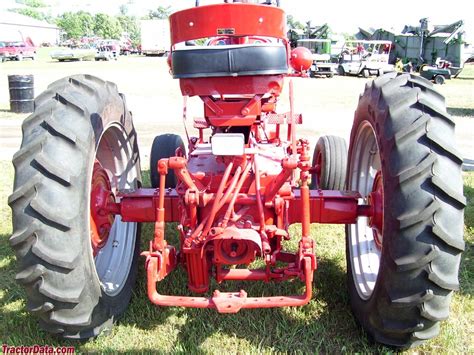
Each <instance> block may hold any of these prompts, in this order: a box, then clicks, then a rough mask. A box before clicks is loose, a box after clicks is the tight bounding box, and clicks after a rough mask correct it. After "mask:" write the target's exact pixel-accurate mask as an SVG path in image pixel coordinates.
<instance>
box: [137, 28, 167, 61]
mask: <svg viewBox="0 0 474 355" xmlns="http://www.w3.org/2000/svg"><path fill="white" fill-rule="evenodd" d="M140 27H141V46H142V47H141V52H142V54H144V55H147V56H148V55H164V54H166V53H167V52H169V51H170V47H171V41H170V25H169V22H168V20H142V21H141V22H140Z"/></svg>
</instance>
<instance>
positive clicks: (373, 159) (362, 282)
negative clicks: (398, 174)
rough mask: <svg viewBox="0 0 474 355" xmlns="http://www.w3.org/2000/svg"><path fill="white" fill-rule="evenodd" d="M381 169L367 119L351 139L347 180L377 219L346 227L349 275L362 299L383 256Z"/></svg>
mask: <svg viewBox="0 0 474 355" xmlns="http://www.w3.org/2000/svg"><path fill="white" fill-rule="evenodd" d="M381 170H382V169H381V160H380V153H379V148H378V145H377V139H376V136H375V132H374V129H373V127H372V125H371V124H370V123H369V122H367V121H364V122H363V123H362V124H361V125H360V127H359V130H358V131H357V134H356V138H355V140H354V148H353V150H352V154H351V169H350V172H349V174H350V175H349V179H348V182H349V186H348V188H349V190H351V191H358V192H359V193H360V195H361V196H362V199H361V201H360V203H363V204H371V203H372V210H373V211H374V210H376V211H377V212H376V215H377V216H378V217H377V218H378V219H376V218H374V217H370V218H369V217H359V218H358V219H357V223H355V224H352V225H350V226H349V228H348V236H349V238H348V239H349V240H348V241H349V246H348V248H349V255H350V263H351V267H352V277H353V279H354V284H355V287H356V290H357V292H358V294H359V296H360V297H361V298H362V299H364V300H367V299H369V298H370V296H371V295H372V293H373V291H374V288H375V285H376V282H377V277H378V273H379V267H380V260H381V257H382V242H383V233H382V230H383V186H382V185H383V176H382V173H381ZM374 200H376V201H374ZM380 213H381V214H382V217H380ZM380 218H381V219H382V221H380ZM375 219H376V220H375Z"/></svg>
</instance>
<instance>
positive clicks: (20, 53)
mask: <svg viewBox="0 0 474 355" xmlns="http://www.w3.org/2000/svg"><path fill="white" fill-rule="evenodd" d="M36 49H37V48H36V46H35V45H34V44H33V41H31V39H30V38H27V39H26V40H25V41H0V57H1V60H2V61H6V60H18V61H21V60H23V59H24V58H31V59H32V60H34V59H35V56H36Z"/></svg>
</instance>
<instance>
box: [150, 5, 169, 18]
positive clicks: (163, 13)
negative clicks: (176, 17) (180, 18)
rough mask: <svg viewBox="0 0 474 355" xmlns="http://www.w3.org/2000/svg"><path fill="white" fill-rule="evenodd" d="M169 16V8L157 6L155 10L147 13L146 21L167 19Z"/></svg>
mask: <svg viewBox="0 0 474 355" xmlns="http://www.w3.org/2000/svg"><path fill="white" fill-rule="evenodd" d="M170 14H171V6H167V7H165V6H158V8H157V9H156V10H150V11H149V12H148V17H147V18H148V19H150V20H152V19H167V18H168V17H169V16H170Z"/></svg>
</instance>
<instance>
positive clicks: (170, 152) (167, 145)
mask: <svg viewBox="0 0 474 355" xmlns="http://www.w3.org/2000/svg"><path fill="white" fill-rule="evenodd" d="M178 148H179V149H180V150H179V151H178V153H179V154H180V155H183V156H185V155H186V148H185V147H184V143H183V140H182V139H181V137H180V136H178V135H177V134H170V133H168V134H162V135H160V136H156V137H155V139H154V140H153V144H152V146H151V154H150V181H151V186H152V187H154V188H158V187H160V175H159V174H158V161H159V160H160V159H167V158H170V157H174V156H175V155H176V149H178ZM176 184H177V178H176V175H175V173H174V170H172V169H170V170H168V174H167V175H166V181H165V187H166V188H175V187H176Z"/></svg>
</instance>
